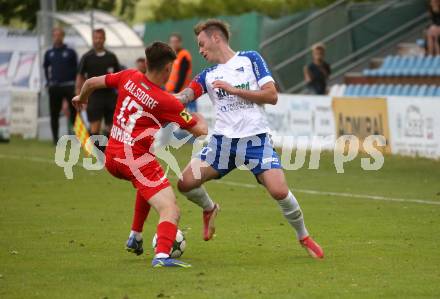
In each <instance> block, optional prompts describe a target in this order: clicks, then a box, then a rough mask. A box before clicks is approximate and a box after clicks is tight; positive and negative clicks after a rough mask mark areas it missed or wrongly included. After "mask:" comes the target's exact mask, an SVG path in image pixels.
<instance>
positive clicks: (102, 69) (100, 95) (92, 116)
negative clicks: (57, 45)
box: [76, 29, 121, 149]
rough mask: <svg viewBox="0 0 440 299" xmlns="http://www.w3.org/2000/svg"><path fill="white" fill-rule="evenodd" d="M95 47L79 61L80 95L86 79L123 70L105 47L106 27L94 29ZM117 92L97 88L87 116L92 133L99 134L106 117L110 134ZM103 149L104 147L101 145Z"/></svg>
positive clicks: (90, 100) (90, 101) (106, 125)
mask: <svg viewBox="0 0 440 299" xmlns="http://www.w3.org/2000/svg"><path fill="white" fill-rule="evenodd" d="M92 39H93V48H92V49H91V50H90V51H88V52H86V53H85V54H84V55H83V56H82V58H81V61H80V63H79V68H78V75H77V77H76V94H77V95H78V94H79V93H80V91H81V88H82V86H83V84H84V82H85V80H86V79H89V78H92V77H98V76H102V75H106V74H111V73H117V72H119V71H120V70H121V66H120V64H119V61H118V58H117V57H116V55H115V54H114V53H113V52H110V51H109V50H107V49H106V48H104V43H105V31H104V29H95V30H93V36H92ZM116 99H117V94H116V91H115V90H114V89H112V88H105V89H100V90H96V91H94V92H93V93H92V95H91V96H90V98H89V102H88V105H87V118H88V121H89V123H90V129H89V130H90V135H98V134H100V130H101V122H102V119H103V118H104V122H105V132H104V134H105V135H106V136H108V134H109V132H110V129H111V126H112V123H113V113H114V111H115V106H116ZM99 148H101V149H103V147H99Z"/></svg>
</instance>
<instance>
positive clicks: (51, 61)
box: [43, 27, 78, 144]
mask: <svg viewBox="0 0 440 299" xmlns="http://www.w3.org/2000/svg"><path fill="white" fill-rule="evenodd" d="M52 39H53V46H52V48H51V49H49V50H47V51H46V53H45V54H44V62H43V67H44V75H45V77H46V85H47V87H48V92H49V111H50V126H51V129H52V138H53V143H54V144H56V143H57V142H58V130H59V117H60V111H61V107H62V104H63V99H65V100H66V101H67V103H68V105H69V111H70V115H69V124H68V127H69V128H72V126H73V123H74V121H75V115H76V112H75V108H74V107H73V105H72V103H71V101H70V99H71V98H72V97H73V96H74V92H75V76H76V70H77V64H78V57H77V55H76V52H75V50H73V49H71V48H69V47H67V45H66V44H64V30H63V29H62V28H60V27H56V28H54V29H53V30H52Z"/></svg>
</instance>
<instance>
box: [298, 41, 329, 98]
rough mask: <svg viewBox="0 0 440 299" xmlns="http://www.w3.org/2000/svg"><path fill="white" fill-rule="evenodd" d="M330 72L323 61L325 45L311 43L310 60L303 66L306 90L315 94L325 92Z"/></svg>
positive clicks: (327, 65)
mask: <svg viewBox="0 0 440 299" xmlns="http://www.w3.org/2000/svg"><path fill="white" fill-rule="evenodd" d="M330 73H331V69H330V65H329V64H328V63H327V62H326V61H325V45H324V44H323V43H317V44H315V45H313V47H312V62H311V63H310V64H309V65H306V66H305V67H304V80H305V81H306V82H307V87H306V89H307V92H308V93H309V94H317V95H324V94H326V93H327V81H328V78H329V76H330Z"/></svg>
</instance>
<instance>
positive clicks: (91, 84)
mask: <svg viewBox="0 0 440 299" xmlns="http://www.w3.org/2000/svg"><path fill="white" fill-rule="evenodd" d="M106 87H107V86H106V85H105V76H99V77H92V78H90V79H87V80H86V81H85V82H84V84H83V85H82V88H81V91H80V93H79V95H77V96H75V97H74V98H73V99H72V105H73V106H74V107H75V109H76V110H78V111H79V110H81V109H82V108H83V106H84V105H85V104H87V102H88V100H89V96H90V95H91V94H92V93H93V92H94V91H95V90H96V89H100V88H106Z"/></svg>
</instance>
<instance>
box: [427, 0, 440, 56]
mask: <svg viewBox="0 0 440 299" xmlns="http://www.w3.org/2000/svg"><path fill="white" fill-rule="evenodd" d="M429 15H430V17H431V24H430V25H429V27H428V29H427V31H426V40H427V43H426V52H427V54H428V55H432V56H436V55H440V0H431V1H430V2H429Z"/></svg>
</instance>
